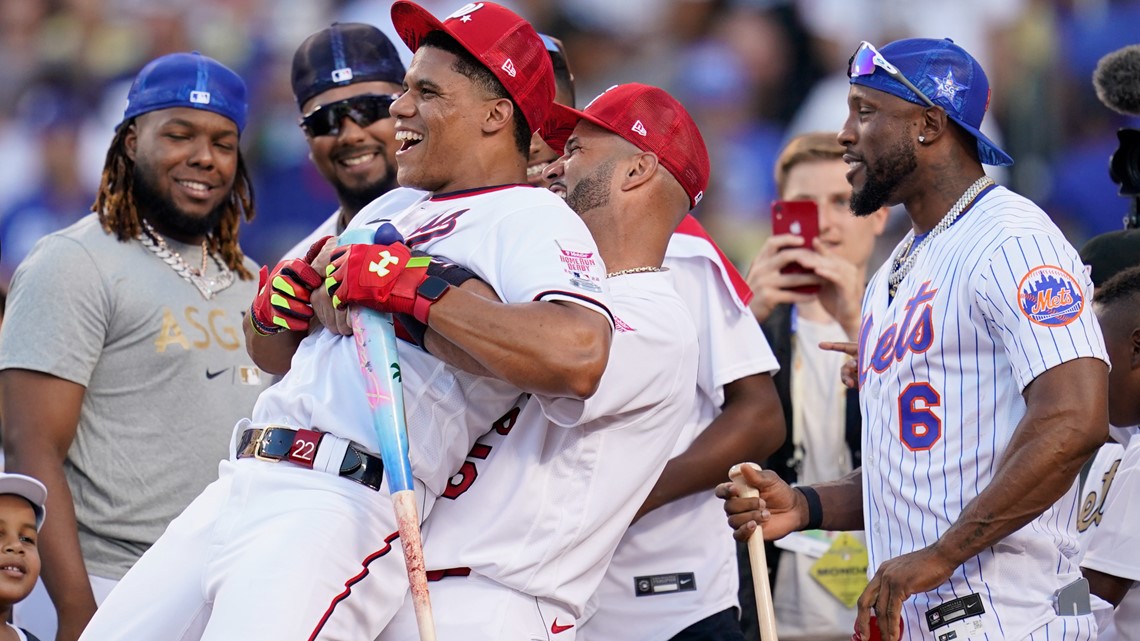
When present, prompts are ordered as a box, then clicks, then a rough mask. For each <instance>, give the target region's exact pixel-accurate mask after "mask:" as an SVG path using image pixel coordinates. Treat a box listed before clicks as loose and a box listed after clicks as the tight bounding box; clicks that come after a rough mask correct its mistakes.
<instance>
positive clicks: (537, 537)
mask: <svg viewBox="0 0 1140 641" xmlns="http://www.w3.org/2000/svg"><path fill="white" fill-rule="evenodd" d="M609 285H610V300H611V302H612V306H611V309H612V310H613V312H614V318H615V322H616V328H617V331H616V332H615V334H614V339H613V343H612V345H611V346H610V356H609V363H608V365H607V366H606V370H605V373H604V374H603V376H602V380H601V383H600V386H599V388H598V391H597V392H596V393H595V394H594V395H593V396H591V397H590V398H588V399H586V400H585V401H577V400H571V399H553V400H552V399H542V398H538V397H532V398H531V399H530V400H528V401H527V402H526V404H525V405H524V406H523V407H522V410H521V413H519V414H517V416H516V417H514V419H513V420H511V421H509V422H508V423H505V424H503V425H501V426H500V429H497V430H495V431H493V432H491V433H489V434H488V435H487V436H485V437H484V438H481V439H479V442H478V443H477V444H476V446H475V449H474V450H473V451H472V455H471V457H470V458H469V459H468V463H469V464H470V467H469V468H468V472H469V474H468V475H467V476H468V477H477V478H473V482H466V483H464V484H463V485H462V489H463V491H461V492H456V493H454V494H453V495H445V496H447V497H448V498H449V499H452V500H445V499H443V498H441V499H439V501H437V503H436V505H435V508H434V510H435V511H434V513H433V515H432V518H431V519H430V520H429V521H428V522H427V524H426V526H425V530H424V542H425V543H424V546H425V547H424V556H425V558H426V559H427V563H428V567H429V569H433V570H441V569H450V568H460V567H466V568H470V569H471V571H472V573H473V574H472V576H475V575H480V576H483V577H485V578H488V579H491V580H493V581H495V582H498V583H499V584H501V585H503V586H505V588H506V589H512V590H516V591H518V592H521V593H523V594H527V595H530V596H532V597H538V598H540V599H546V600H548V601H549V602H552V603H555V604H558V605H560V606H562V607H564V608H565V609H566V610H567V611H569V612H570V613H571V614H572V615H573V616H574V617H579V616H581V614H582V611H583V608H584V606H585V604H586V600H587V599H588V598H589V597H590V595H591V594H593V593H594V591H595V590H596V589H597V587H598V582H599V581H601V579H602V575H603V573H604V572H605V569H606V564H607V563H608V562H609V560H610V556H611V555H612V554H613V551H614V548H616V547H617V544H618V540H619V539H621V537H622V535H623V534H624V533H625V530H626V528H627V527H628V526H629V522H630V521H631V520H632V519H633V515H634V513H635V512H636V511H637V508H638V506H640V505H641V503H642V502H643V501H644V500H645V497H646V496H648V494H649V490H650V489H651V488H652V486H653V483H654V482H655V481H656V479H657V477H658V476H659V475H660V473H661V469H662V468H663V467H664V466H665V463H666V461H667V460H668V458H669V455H670V453H671V452H672V451H673V445H674V443H676V440H677V435H678V434H679V433H680V432H681V429H682V427H683V426H684V425H685V423H686V421H687V419H688V417H689V415H690V413H691V410H692V403H693V388H694V386H695V384H696V371H697V341H696V330H695V328H694V327H693V323H692V321H691V320H690V318H689V314H688V311H687V310H686V309H685V306H684V303H682V301H681V299H680V298H679V297H678V296H677V294H676V292H675V291H674V290H673V286H672V283H671V279H670V274H669V273H668V272H663V273H638V274H629V275H625V276H619V277H615V278H611V279H609ZM456 487H460V486H459V485H458V484H457V485H456ZM559 625H560V626H568V625H573V622H570V623H567V622H566V621H564V620H560V623H559Z"/></svg>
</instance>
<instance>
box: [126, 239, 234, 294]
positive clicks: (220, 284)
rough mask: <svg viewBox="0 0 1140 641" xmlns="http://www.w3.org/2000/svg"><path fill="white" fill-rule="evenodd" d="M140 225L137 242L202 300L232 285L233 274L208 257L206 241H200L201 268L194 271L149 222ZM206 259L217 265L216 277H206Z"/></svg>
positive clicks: (215, 259) (215, 258)
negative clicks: (180, 278) (193, 288)
mask: <svg viewBox="0 0 1140 641" xmlns="http://www.w3.org/2000/svg"><path fill="white" fill-rule="evenodd" d="M142 225H143V229H144V233H140V234H139V235H138V236H137V237H136V238H138V241H139V242H140V243H142V246H143V247H146V248H147V249H149V250H150V252H151V253H153V254H154V255H155V256H158V257H159V258H161V259H162V262H164V263H166V264H167V265H168V266H169V267H170V268H171V269H173V270H174V273H176V274H178V275H179V276H180V277H182V280H184V281H186V282H188V283H190V284H191V285H193V286H194V287H195V288H197V290H198V293H200V294H202V298H205V299H206V300H212V299H213V298H214V294H216V293H218V292H220V291H222V290H224V289H226V288H227V287H229V286H230V285H233V284H234V273H233V272H232V271H230V268H229V267H226V265H225V264H224V263H223V262H222V261H220V260H218V259H217V257H213V256H211V255H210V252H209V250H208V248H207V247H208V246H207V245H206V241H204V240H203V241H202V268H201V269H200V270H199V269H194V268H193V267H190V266H189V265H187V264H186V261H185V260H184V259H183V258H182V254H179V253H178V252H176V251H174V250H173V249H171V248H170V247H169V246H168V245H167V244H166V239H164V238H163V237H162V236H160V235H159V234H158V232H156V231H154V227H151V226H150V223H149V222H147V221H146V220H143V221H142ZM207 257H212V258H214V262H215V263H217V265H218V269H219V270H220V271H219V272H218V275H217V276H214V277H212V278H207V277H206V260H207Z"/></svg>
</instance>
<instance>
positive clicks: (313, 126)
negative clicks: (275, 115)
mask: <svg viewBox="0 0 1140 641" xmlns="http://www.w3.org/2000/svg"><path fill="white" fill-rule="evenodd" d="M399 97H400V96H399V94H384V95H374V94H364V95H361V96H353V97H351V98H345V99H344V100H338V101H336V102H330V103H328V104H327V105H321V106H319V107H317V108H316V109H314V110H313V112H312V113H310V114H309V115H307V116H304V117H302V118H301V123H300V124H301V129H303V130H304V131H305V133H307V134H309V135H310V136H312V137H314V138H315V137H317V136H337V135H340V124H341V123H342V122H344V119H345V118H351V119H352V121H353V122H355V123H356V124H357V125H358V126H360V127H368V126H369V125H371V124H372V123H374V122H376V121H377V120H383V119H385V118H388V117H390V116H391V113H390V112H389V109H390V108H391V107H392V103H393V102H396V99H397V98H399Z"/></svg>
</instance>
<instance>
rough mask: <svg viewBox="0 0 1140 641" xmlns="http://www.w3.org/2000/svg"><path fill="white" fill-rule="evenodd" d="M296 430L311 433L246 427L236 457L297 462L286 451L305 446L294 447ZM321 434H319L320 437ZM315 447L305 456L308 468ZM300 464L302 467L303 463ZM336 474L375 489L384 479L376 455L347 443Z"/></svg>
mask: <svg viewBox="0 0 1140 641" xmlns="http://www.w3.org/2000/svg"><path fill="white" fill-rule="evenodd" d="M298 433H306V434H307V435H309V436H311V435H312V432H309V431H307V430H302V431H298V430H294V429H290V428H287V427H267V428H259V427H258V428H252V429H248V430H246V431H244V432H242V435H241V440H240V441H239V442H238V448H237V457H238V458H256V459H260V460H263V461H291V462H297V459H296V458H294V457H291V456H290V453H291V452H293V453H296V451H297V450H298V449H299V450H301V451H304V449H305V448H303V447H300V448H297V449H294V443H295V442H296V441H297V435H298ZM324 436H325V435H324V434H321V435H320V438H323V437H324ZM319 440H320V439H318V441H319ZM319 447H320V446H319V444H318V445H316V446H315V447H314V448H313V452H311V456H309V459H308V460H309V461H310V463H309V465H307V466H306V467H309V468H310V469H312V462H311V461H312V458H314V457H315V454H316V450H317V449H319ZM301 465H302V466H304V464H303V463H301ZM340 476H342V477H344V478H347V479H350V480H353V481H356V482H357V483H360V484H361V485H363V486H365V487H370V488H372V489H374V490H379V489H380V484H381V482H383V480H384V462H383V461H382V460H381V459H380V457H378V456H373V455H371V454H369V453H368V452H365V451H363V450H361V449H360V448H359V447H358V446H357V445H356V444H355V443H349V445H348V449H347V450H345V452H344V459H343V460H342V461H341V462H340Z"/></svg>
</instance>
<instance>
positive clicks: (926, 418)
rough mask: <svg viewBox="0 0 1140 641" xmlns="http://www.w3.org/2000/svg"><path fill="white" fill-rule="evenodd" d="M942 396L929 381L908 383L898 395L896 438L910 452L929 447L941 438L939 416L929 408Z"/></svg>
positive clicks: (939, 400) (937, 404)
mask: <svg viewBox="0 0 1140 641" xmlns="http://www.w3.org/2000/svg"><path fill="white" fill-rule="evenodd" d="M940 405H942V397H941V396H939V394H938V392H937V391H936V390H935V389H934V388H933V387H931V386H930V383H911V384H910V385H907V386H906V389H904V390H903V391H902V394H899V440H901V441H902V442H903V445H906V446H907V448H909V449H910V450H911V451H913V452H917V451H921V450H929V449H930V448H931V447H934V444H935V443H937V442H938V440H939V439H941V438H942V419H940V418H938V415H937V414H935V413H934V411H933V408H935V407H938V406H940Z"/></svg>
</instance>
